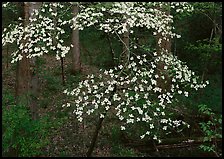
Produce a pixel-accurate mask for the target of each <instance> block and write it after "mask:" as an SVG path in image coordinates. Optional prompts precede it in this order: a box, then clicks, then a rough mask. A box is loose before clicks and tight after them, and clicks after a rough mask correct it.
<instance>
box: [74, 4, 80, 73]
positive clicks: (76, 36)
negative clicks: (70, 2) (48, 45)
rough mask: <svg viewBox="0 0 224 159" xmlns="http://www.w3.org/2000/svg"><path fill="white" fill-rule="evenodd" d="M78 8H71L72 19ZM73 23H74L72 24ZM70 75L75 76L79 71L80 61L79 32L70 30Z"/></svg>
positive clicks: (76, 6)
mask: <svg viewBox="0 0 224 159" xmlns="http://www.w3.org/2000/svg"><path fill="white" fill-rule="evenodd" d="M78 12H79V8H78V5H77V4H75V5H74V6H73V17H76V16H77V15H78ZM73 23H75V21H74V22H73ZM72 44H73V48H72V74H76V73H77V72H80V71H81V61H80V48H79V30H78V29H75V30H72Z"/></svg>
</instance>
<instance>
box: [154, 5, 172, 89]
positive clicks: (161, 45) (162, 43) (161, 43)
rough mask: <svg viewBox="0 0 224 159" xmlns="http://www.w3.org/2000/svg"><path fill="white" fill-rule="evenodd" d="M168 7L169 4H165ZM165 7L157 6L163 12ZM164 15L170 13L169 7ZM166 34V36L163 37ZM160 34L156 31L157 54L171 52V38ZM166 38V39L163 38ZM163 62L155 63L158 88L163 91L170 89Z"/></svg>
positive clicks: (169, 25)
mask: <svg viewBox="0 0 224 159" xmlns="http://www.w3.org/2000/svg"><path fill="white" fill-rule="evenodd" d="M167 6H168V7H169V6H170V5H169V4H168V5H167ZM164 9H165V8H161V7H159V10H161V11H162V12H163V10H164ZM164 13H165V14H166V16H169V15H170V8H169V9H166V10H165V12H164ZM167 27H171V24H168V26H167ZM165 36H166V37H165ZM165 36H164V35H162V33H161V32H157V35H156V52H157V54H158V55H162V54H164V53H166V54H170V53H171V38H170V36H169V35H168V36H167V35H165ZM164 38H166V40H165V39H164ZM164 66H165V64H164V63H163V62H160V63H158V65H157V68H158V69H157V71H158V72H157V74H158V75H159V78H158V79H157V82H158V85H159V87H160V88H162V90H163V91H168V90H169V89H170V86H171V81H170V78H169V76H168V74H167V72H166V71H167V70H166V69H164ZM161 76H164V77H165V82H164V80H163V79H162V78H161Z"/></svg>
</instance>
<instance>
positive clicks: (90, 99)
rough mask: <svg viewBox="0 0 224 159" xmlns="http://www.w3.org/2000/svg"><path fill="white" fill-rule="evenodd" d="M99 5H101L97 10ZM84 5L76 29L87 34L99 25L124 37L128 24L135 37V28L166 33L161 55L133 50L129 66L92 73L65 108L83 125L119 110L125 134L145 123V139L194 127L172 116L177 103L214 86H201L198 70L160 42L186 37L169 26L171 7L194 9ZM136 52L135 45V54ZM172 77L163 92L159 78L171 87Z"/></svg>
mask: <svg viewBox="0 0 224 159" xmlns="http://www.w3.org/2000/svg"><path fill="white" fill-rule="evenodd" d="M97 5H99V6H100V7H96V6H97ZM82 7H83V10H82V11H81V12H80V14H79V15H78V16H77V18H78V19H79V21H78V23H77V24H76V25H75V26H73V27H74V28H76V27H78V28H79V29H80V30H82V29H84V28H85V27H89V26H91V25H94V26H98V27H99V29H100V30H103V31H105V32H110V33H115V34H116V35H118V37H119V35H120V34H123V33H125V32H127V31H128V30H127V25H129V27H130V30H129V31H130V33H133V28H136V27H146V28H147V29H152V30H153V35H157V34H158V33H160V34H161V35H162V36H161V38H160V39H158V44H159V46H160V47H161V52H160V53H157V52H148V53H147V54H143V55H137V54H135V53H134V52H133V51H130V52H129V54H128V56H127V58H128V60H127V62H126V63H124V64H121V65H119V66H117V67H114V68H113V69H109V70H101V73H100V74H99V75H94V74H92V75H88V76H87V79H86V80H84V81H81V82H80V83H79V84H78V87H77V88H75V89H73V90H67V89H66V90H65V91H64V93H65V94H67V95H68V96H72V97H71V100H70V101H68V102H67V103H65V104H64V105H63V107H70V108H71V109H72V110H73V113H74V114H75V115H76V116H77V119H78V120H79V121H80V122H82V121H83V116H84V114H87V115H91V114H92V113H98V114H99V118H101V119H103V118H105V116H106V112H107V111H108V110H111V109H114V110H115V111H116V116H117V118H118V119H119V120H120V121H121V123H122V124H121V126H120V128H121V130H126V128H127V127H129V126H131V125H133V124H139V126H140V125H141V124H142V123H145V127H146V131H145V133H143V134H140V138H141V139H143V138H145V137H146V136H149V137H150V138H152V139H154V140H157V141H158V142H161V140H160V138H161V137H163V136H164V134H166V132H169V131H170V130H172V129H173V128H176V129H178V128H180V126H181V125H185V126H186V127H189V125H188V124H187V123H186V122H185V121H182V120H177V119H175V118H172V117H170V116H169V114H170V113H171V112H172V113H175V112H174V111H173V110H172V104H173V102H174V101H175V100H176V97H177V96H180V95H182V96H185V97H188V96H189V95H190V92H191V91H194V90H198V89H200V88H204V87H205V86H206V85H207V84H209V82H208V81H206V82H203V81H201V82H200V79H199V78H198V77H196V76H195V73H194V72H193V71H191V70H189V69H188V67H187V66H186V65H185V64H184V63H183V62H181V61H180V60H178V58H177V57H176V56H173V55H172V54H169V53H168V50H166V48H162V46H161V45H160V44H161V41H162V40H170V39H169V38H173V37H177V38H180V35H177V34H176V33H174V32H172V30H173V29H174V28H173V27H172V26H171V25H168V24H172V22H173V16H172V15H167V14H166V13H165V10H166V7H170V8H171V9H172V8H174V9H176V12H183V11H186V10H187V11H191V7H190V6H189V5H188V4H187V3H170V4H169V5H167V3H144V2H143V3H142V2H136V3H128V2H127V3H125V2H124V3H118V2H117V3H116V2H115V3H109V4H107V3H106V4H102V3H100V4H96V5H94V6H93V7H91V6H88V7H85V6H82ZM161 8H162V9H161ZM170 8H169V9H170ZM124 13H125V14H124ZM125 15H128V16H125ZM105 16H106V19H105ZM120 39H121V38H120ZM135 48H136V46H135V45H134V46H132V47H131V48H130V50H134V49H135ZM128 49H129V48H128ZM159 63H163V64H164V65H163V69H164V70H166V71H162V72H161V70H159V69H161V68H158V67H157V66H158V64H159ZM158 72H160V73H159V74H158ZM166 76H168V77H169V78H170V80H171V85H170V89H165V88H162V87H160V85H159V84H158V78H161V79H162V82H164V83H167V79H166V78H165V77H166Z"/></svg>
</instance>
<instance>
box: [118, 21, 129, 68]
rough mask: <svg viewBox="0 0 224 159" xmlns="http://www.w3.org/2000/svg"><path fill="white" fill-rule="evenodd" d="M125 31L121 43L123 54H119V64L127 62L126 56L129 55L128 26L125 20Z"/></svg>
mask: <svg viewBox="0 0 224 159" xmlns="http://www.w3.org/2000/svg"><path fill="white" fill-rule="evenodd" d="M125 23H126V28H127V31H125V32H124V34H123V37H122V42H123V52H122V54H121V60H120V61H121V62H120V63H121V64H123V65H124V64H125V63H127V61H128V55H129V28H130V26H129V24H128V23H127V19H126V20H125Z"/></svg>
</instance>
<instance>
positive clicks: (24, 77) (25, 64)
mask: <svg viewBox="0 0 224 159" xmlns="http://www.w3.org/2000/svg"><path fill="white" fill-rule="evenodd" d="M23 9H24V11H23V18H24V27H25V26H26V25H27V24H28V20H29V4H28V3H27V2H24V6H23ZM24 43H26V39H25V40H24ZM21 54H22V56H23V58H22V60H21V61H18V62H17V67H16V103H17V104H26V105H28V104H29V102H28V91H29V86H30V78H31V76H30V62H29V59H27V58H26V57H25V53H24V52H23V51H22V53H21Z"/></svg>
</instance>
